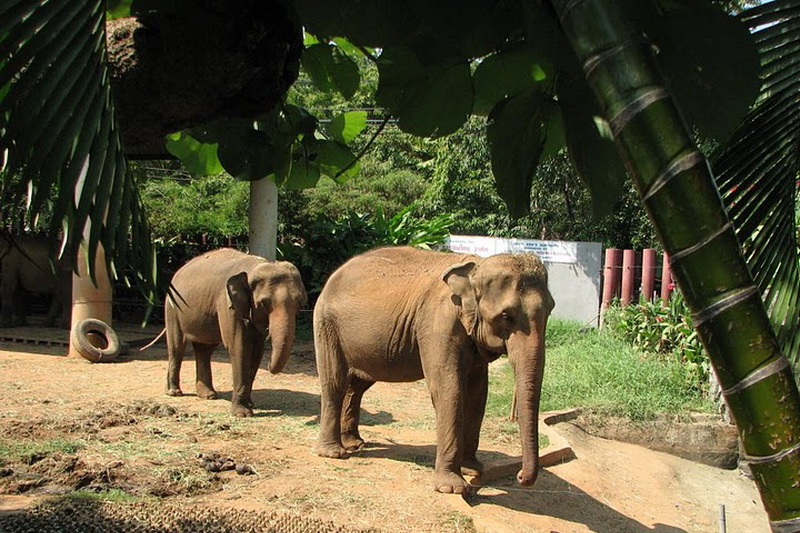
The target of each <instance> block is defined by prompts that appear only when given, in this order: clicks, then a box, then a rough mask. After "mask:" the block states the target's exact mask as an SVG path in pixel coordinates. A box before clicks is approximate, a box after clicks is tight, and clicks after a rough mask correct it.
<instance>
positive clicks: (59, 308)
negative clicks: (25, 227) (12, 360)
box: [0, 233, 72, 327]
mask: <svg viewBox="0 0 800 533" xmlns="http://www.w3.org/2000/svg"><path fill="white" fill-rule="evenodd" d="M50 252H51V245H50V242H49V241H48V240H47V239H44V238H41V237H34V236H28V235H22V236H12V235H11V234H8V233H2V234H0V275H1V276H2V277H1V278H0V326H3V327H11V326H16V325H25V324H27V323H28V320H27V310H28V305H27V298H28V294H29V293H35V294H43V295H48V296H52V300H51V302H50V307H49V309H48V312H47V317H46V319H45V322H44V325H45V326H54V325H58V326H60V327H69V322H70V318H69V317H70V312H71V310H72V271H71V270H70V269H69V268H68V267H67V266H65V265H62V264H61V263H59V262H54V261H53V260H52V254H51V253H50Z"/></svg>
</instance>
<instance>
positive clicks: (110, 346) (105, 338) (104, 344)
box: [72, 318, 120, 363]
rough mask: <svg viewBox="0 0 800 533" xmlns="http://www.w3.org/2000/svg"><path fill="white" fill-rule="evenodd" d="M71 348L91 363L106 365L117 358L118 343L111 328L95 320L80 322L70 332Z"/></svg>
mask: <svg viewBox="0 0 800 533" xmlns="http://www.w3.org/2000/svg"><path fill="white" fill-rule="evenodd" d="M72 346H73V348H75V350H76V351H77V352H78V353H79V354H81V356H82V357H83V358H84V359H87V360H89V361H91V362H92V363H107V362H109V361H113V360H114V359H116V358H117V356H118V355H119V353H120V342H119V337H117V334H116V332H114V330H113V329H111V326H109V325H108V324H106V323H105V322H103V321H102V320H97V319H95V318H87V319H86V320H82V321H81V322H80V323H79V324H78V325H77V326H75V329H73V330H72Z"/></svg>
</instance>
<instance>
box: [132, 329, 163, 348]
mask: <svg viewBox="0 0 800 533" xmlns="http://www.w3.org/2000/svg"><path fill="white" fill-rule="evenodd" d="M166 332H167V328H166V327H165V328H164V329H162V330H161V333H159V334H158V336H157V337H156V338H155V339H153V340H151V341H150V342H148V343H147V344H146V345H144V346H142V347H141V348H139V351H140V352H143V351H145V350H146V349H148V348H150V347H151V346H152V345H154V344H155V343H157V342H158V341H159V340H161V337H163V336H164V333H166Z"/></svg>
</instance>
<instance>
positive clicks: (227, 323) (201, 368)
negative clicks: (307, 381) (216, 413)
mask: <svg viewBox="0 0 800 533" xmlns="http://www.w3.org/2000/svg"><path fill="white" fill-rule="evenodd" d="M172 287H173V289H174V294H170V297H169V298H168V299H167V301H166V303H165V304H164V317H165V322H166V333H167V353H168V359H169V369H168V372H167V394H168V395H170V396H180V395H182V394H183V392H182V391H181V388H180V368H181V362H182V360H183V355H184V352H185V351H186V344H187V342H191V343H192V345H193V347H194V355H195V364H196V368H197V380H196V387H197V396H198V397H201V398H206V399H214V398H216V397H217V393H216V391H215V390H214V386H213V383H212V378H211V353H212V352H213V351H214V349H215V348H216V347H217V346H219V345H220V344H222V345H223V346H225V348H226V349H227V350H228V353H229V354H230V357H231V366H232V367H233V397H232V399H231V412H232V413H233V414H234V415H236V416H252V415H253V402H252V399H251V397H250V395H251V392H252V390H253V381H254V380H255V377H256V372H257V371H258V368H259V365H260V364H261V359H262V357H263V355H264V343H265V341H266V338H267V331H268V330H269V335H270V337H271V339H272V355H271V358H270V364H269V370H270V372H272V373H273V374H277V373H278V372H280V371H281V370H282V369H283V367H284V365H285V364H286V361H287V360H288V358H289V355H290V354H291V351H292V344H293V343H294V336H295V318H296V316H297V313H298V311H299V310H300V308H301V307H303V306H304V305H305V304H306V301H307V296H306V291H305V288H304V287H303V282H302V281H301V279H300V273H299V272H298V271H297V268H295V266H294V265H292V264H291V263H287V262H284V261H268V260H266V259H264V258H262V257H258V256H254V255H248V254H246V253H243V252H240V251H238V250H233V249H230V248H221V249H219V250H214V251H211V252H208V253H205V254H203V255H200V256H198V257H195V258H194V259H192V260H191V261H189V262H188V263H186V264H185V265H184V266H182V267H181V268H180V269H178V271H177V272H176V273H175V275H174V276H173V278H172Z"/></svg>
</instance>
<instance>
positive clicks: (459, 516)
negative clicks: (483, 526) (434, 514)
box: [440, 511, 478, 533]
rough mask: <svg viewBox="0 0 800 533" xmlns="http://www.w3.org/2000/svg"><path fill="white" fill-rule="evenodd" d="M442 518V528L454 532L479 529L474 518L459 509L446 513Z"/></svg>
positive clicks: (473, 532) (469, 531) (465, 532)
mask: <svg viewBox="0 0 800 533" xmlns="http://www.w3.org/2000/svg"><path fill="white" fill-rule="evenodd" d="M440 520H441V525H442V528H443V529H445V530H447V531H452V532H453V533H476V532H477V531H478V530H477V529H476V528H475V523H474V522H473V521H472V518H471V517H469V516H467V515H465V514H463V513H459V512H458V511H451V512H449V513H446V514H444V515H443V516H442V517H441V518H440Z"/></svg>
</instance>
